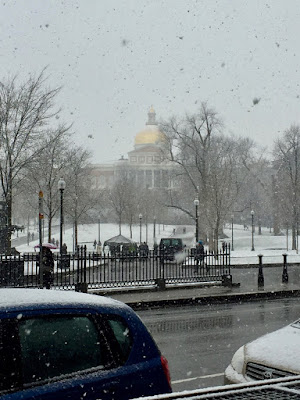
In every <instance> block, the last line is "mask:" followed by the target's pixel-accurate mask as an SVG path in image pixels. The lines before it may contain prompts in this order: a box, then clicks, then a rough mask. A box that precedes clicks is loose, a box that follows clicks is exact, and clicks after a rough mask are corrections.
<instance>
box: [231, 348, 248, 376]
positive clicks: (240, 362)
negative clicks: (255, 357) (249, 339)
mask: <svg viewBox="0 0 300 400" xmlns="http://www.w3.org/2000/svg"><path fill="white" fill-rule="evenodd" d="M244 350H245V346H242V347H240V348H239V349H238V350H237V351H236V352H235V353H234V356H233V357H232V360H231V365H232V367H233V369H234V370H235V371H236V372H237V373H238V374H242V373H243V367H244V361H245V355H244Z"/></svg>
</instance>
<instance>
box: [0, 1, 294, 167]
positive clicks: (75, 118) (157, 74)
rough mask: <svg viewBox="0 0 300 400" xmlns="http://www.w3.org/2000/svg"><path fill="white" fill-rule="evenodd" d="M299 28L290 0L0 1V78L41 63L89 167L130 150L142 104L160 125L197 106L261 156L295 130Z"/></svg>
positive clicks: (23, 72) (142, 122)
mask: <svg viewBox="0 0 300 400" xmlns="http://www.w3.org/2000/svg"><path fill="white" fill-rule="evenodd" d="M299 21H300V1H299V0H289V1H286V0H270V1H263V0H249V1H242V0H224V1H221V0H220V1H214V0H199V1H192V0H165V1H163V0H153V1H144V0H131V1H130V0H115V1H113V0H85V1H83V0H82V1H75V0H69V1H56V0H55V1H54V0H52V1H50V0H26V1H18V0H16V1H12V0H7V1H2V0H0V29H1V31H0V33H1V34H0V43H1V48H0V60H1V63H0V79H2V78H5V77H7V76H12V75H13V74H15V73H19V74H20V75H21V76H26V75H27V74H28V73H29V72H33V73H38V72H40V71H41V70H42V69H43V68H44V67H45V66H47V67H48V74H49V75H50V82H49V83H50V84H51V85H52V86H62V91H61V93H60V95H59V98H58V105H60V106H62V107H63V114H62V117H61V118H62V119H63V120H64V121H66V122H67V123H70V122H73V123H74V127H73V129H74V131H75V132H76V142H77V143H78V144H84V145H86V146H87V147H88V149H90V150H91V151H92V152H93V162H97V163H102V162H110V161H112V160H115V159H118V158H119V157H120V156H121V155H126V154H127V152H128V151H130V150H132V148H133V144H134V137H135V135H136V133H138V132H139V131H140V130H142V129H144V127H145V122H146V120H147V112H148V110H149V108H150V106H151V105H153V106H154V109H155V110H156V113H157V117H158V119H159V118H161V119H167V118H169V117H170V116H172V115H174V114H177V115H179V116H184V115H185V113H186V112H189V113H193V112H196V111H197V109H198V105H199V104H200V102H201V101H207V102H208V104H209V105H210V106H212V107H214V108H215V109H216V110H217V111H218V113H219V114H220V116H221V117H222V120H223V122H224V126H225V132H226V134H235V135H238V136H249V137H251V138H253V139H254V140H255V141H256V142H258V143H259V144H260V145H263V146H267V147H268V149H269V150H270V149H271V146H272V143H273V140H274V138H276V137H278V135H280V133H282V132H283V131H284V130H285V129H287V128H288V127H289V126H290V125H291V124H293V123H300V114H299V110H300V97H299V96H300V88H299V83H300V50H299V37H300V23H299ZM254 98H260V102H259V103H258V104H257V105H253V99H254ZM90 135H92V138H91V137H89V136H90Z"/></svg>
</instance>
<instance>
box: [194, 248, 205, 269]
mask: <svg viewBox="0 0 300 400" xmlns="http://www.w3.org/2000/svg"><path fill="white" fill-rule="evenodd" d="M194 260H195V268H194V272H195V273H197V272H198V268H199V265H200V267H202V266H203V265H204V246H203V242H202V240H199V242H198V243H197V245H196V249H195V256H194Z"/></svg>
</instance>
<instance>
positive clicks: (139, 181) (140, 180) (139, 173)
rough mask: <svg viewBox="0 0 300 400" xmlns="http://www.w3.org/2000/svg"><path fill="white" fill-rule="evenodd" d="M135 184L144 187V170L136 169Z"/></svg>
mask: <svg viewBox="0 0 300 400" xmlns="http://www.w3.org/2000/svg"><path fill="white" fill-rule="evenodd" d="M137 184H138V185H139V186H140V187H145V179H144V171H143V170H141V171H137Z"/></svg>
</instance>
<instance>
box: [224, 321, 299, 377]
mask: <svg viewBox="0 0 300 400" xmlns="http://www.w3.org/2000/svg"><path fill="white" fill-rule="evenodd" d="M299 348H300V320H297V321H295V322H293V323H292V324H290V325H288V326H286V327H284V328H281V329H279V330H277V331H275V332H272V333H268V334H266V335H264V336H261V337H260V338H258V339H256V340H254V341H252V342H249V343H247V344H245V345H244V346H242V347H240V348H239V349H238V350H237V351H236V353H235V354H234V356H233V358H232V360H231V363H230V365H229V366H228V367H227V368H226V370H225V383H226V384H232V383H245V382H251V381H256V380H262V379H275V378H283V377H285V376H291V375H299V374H300V361H299Z"/></svg>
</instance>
